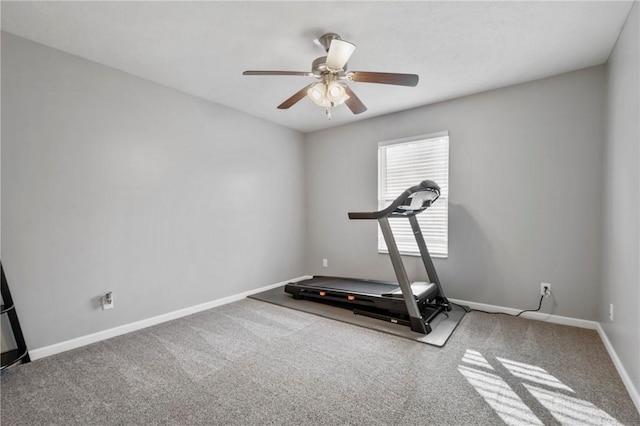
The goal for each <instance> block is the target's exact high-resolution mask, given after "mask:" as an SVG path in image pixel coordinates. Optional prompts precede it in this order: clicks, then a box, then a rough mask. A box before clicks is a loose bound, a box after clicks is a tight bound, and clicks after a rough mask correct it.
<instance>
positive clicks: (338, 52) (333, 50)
mask: <svg viewBox="0 0 640 426" xmlns="http://www.w3.org/2000/svg"><path fill="white" fill-rule="evenodd" d="M354 50H356V45H355V44H352V43H349V42H348V41H344V40H341V39H339V38H335V39H333V40H331V45H330V46H329V52H328V53H327V61H326V64H327V67H329V68H330V69H332V70H341V69H344V66H345V65H346V64H347V61H348V60H349V58H350V57H351V55H352V54H353V51H354Z"/></svg>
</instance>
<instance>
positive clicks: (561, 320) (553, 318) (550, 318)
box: [449, 298, 640, 413]
mask: <svg viewBox="0 0 640 426" xmlns="http://www.w3.org/2000/svg"><path fill="white" fill-rule="evenodd" d="M449 301H450V302H453V303H455V304H458V305H465V306H468V307H470V308H471V309H478V310H481V311H487V312H503V313H505V314H511V315H515V314H517V313H518V312H520V311H521V309H513V308H505V307H504V306H495V305H486V304H484V303H476V302H468V301H466V300H457V299H451V298H449ZM520 317H522V318H528V319H532V320H538V321H546V322H550V323H554V324H562V325H570V326H574V327H580V328H586V329H589V330H596V331H597V332H598V335H599V336H600V338H601V339H602V343H603V344H604V346H605V348H606V349H607V352H608V353H609V357H611V361H612V362H613V365H614V366H615V367H616V370H618V374H619V375H620V378H621V379H622V382H623V383H624V386H625V387H626V388H627V392H628V393H629V397H631V400H632V401H633V403H634V404H635V406H636V409H637V410H638V412H639V413H640V393H639V392H638V389H636V388H635V386H634V384H633V382H632V381H631V377H629V374H628V373H627V370H625V368H624V365H623V364H622V361H620V358H619V357H618V354H617V353H616V351H615V349H614V348H613V345H611V342H610V341H609V338H608V337H607V334H606V333H605V332H604V329H603V328H602V326H601V325H600V323H599V322H597V321H588V320H583V319H578V318H570V317H563V316H559V315H551V314H545V313H542V312H525V313H523V314H522V315H520Z"/></svg>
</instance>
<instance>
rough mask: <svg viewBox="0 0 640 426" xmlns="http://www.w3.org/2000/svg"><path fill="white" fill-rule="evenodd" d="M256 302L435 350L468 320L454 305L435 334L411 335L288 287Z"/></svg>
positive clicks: (435, 323) (440, 318) (434, 329)
mask: <svg viewBox="0 0 640 426" xmlns="http://www.w3.org/2000/svg"><path fill="white" fill-rule="evenodd" d="M249 297H250V298H252V299H255V300H260V301H263V302H268V303H273V304H275V305H279V306H283V307H286V308H291V309H296V310H299V311H304V312H308V313H310V314H315V315H320V316H323V317H326V318H331V319H334V320H337V321H342V322H346V323H349V324H353V325H357V326H360V327H366V328H370V329H372V330H377V331H380V332H383V333H389V334H393V335H395V336H399V337H404V338H406V339H411V340H415V341H416V342H420V343H426V344H428V345H433V346H444V345H445V343H447V340H448V339H449V337H451V335H452V334H453V332H454V331H455V329H456V327H457V326H458V323H459V322H460V320H461V319H462V318H463V317H464V314H465V311H464V309H463V308H461V307H459V306H457V305H453V309H452V310H451V312H447V314H446V315H444V314H440V315H438V316H437V317H436V318H435V319H434V320H433V321H432V322H431V328H432V331H431V333H429V334H427V335H424V334H420V333H416V332H414V331H411V329H410V328H409V327H406V326H403V325H398V324H393V323H391V322H387V321H382V320H377V319H374V318H369V317H366V316H362V315H355V314H354V313H353V312H352V311H350V310H348V309H343V308H338V307H335V306H331V305H326V304H324V303H318V302H313V301H310V300H294V299H293V297H292V296H291V295H290V294H287V293H285V291H284V286H283V287H277V288H274V289H271V290H267V291H264V292H262V293H257V294H254V295H251V296H249Z"/></svg>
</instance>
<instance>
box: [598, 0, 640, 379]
mask: <svg viewBox="0 0 640 426" xmlns="http://www.w3.org/2000/svg"><path fill="white" fill-rule="evenodd" d="M639 15H640V6H639V5H638V3H637V2H636V3H635V4H634V6H633V8H632V9H631V13H630V15H629V18H628V19H627V23H626V24H625V26H624V28H623V31H622V34H621V35H620V38H619V39H618V42H617V43H616V46H615V48H614V50H613V52H612V54H611V57H610V58H609V63H608V67H607V93H608V98H607V137H606V154H605V158H606V161H605V174H604V177H605V193H604V203H603V205H604V245H603V254H604V262H603V279H602V283H603V287H602V290H603V291H602V296H601V304H602V307H603V308H604V309H603V312H602V315H601V316H600V318H599V319H600V320H601V321H602V326H603V329H604V330H605V332H606V333H607V336H608V338H609V340H610V342H611V344H612V345H613V347H614V348H615V350H616V353H617V354H618V356H619V357H620V360H621V361H622V363H623V364H624V366H625V368H626V370H627V373H628V374H629V376H630V377H631V380H633V382H634V384H635V388H636V389H637V390H638V391H640V355H639V354H640V310H639V309H638V306H639V305H640V269H639V268H640V223H639V221H640V189H639V188H640V173H639V170H640V149H639V145H640V107H639V103H640V101H639V99H640V84H639V81H640V65H639V63H640V60H639V57H640V42H639V40H640V27H639V24H638V21H639V18H638V16H639ZM609 303H613V305H614V321H613V322H610V321H609V319H608V317H607V313H608V306H609Z"/></svg>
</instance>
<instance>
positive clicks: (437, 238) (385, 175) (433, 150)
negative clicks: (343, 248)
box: [378, 132, 449, 257]
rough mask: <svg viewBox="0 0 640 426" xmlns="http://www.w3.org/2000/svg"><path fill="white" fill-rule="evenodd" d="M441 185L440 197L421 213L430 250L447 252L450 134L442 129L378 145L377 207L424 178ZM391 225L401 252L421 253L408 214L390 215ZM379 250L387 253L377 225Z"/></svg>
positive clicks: (433, 253) (436, 253)
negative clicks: (438, 131)
mask: <svg viewBox="0 0 640 426" xmlns="http://www.w3.org/2000/svg"><path fill="white" fill-rule="evenodd" d="M427 179H428V180H432V181H434V182H435V183H437V184H438V185H439V186H440V198H438V199H437V200H436V201H435V202H434V203H433V205H432V206H431V207H430V208H428V209H427V210H425V211H424V212H422V213H420V214H418V215H417V216H416V217H417V218H418V223H419V224H420V228H421V229H422V234H423V235H424V238H425V241H426V243H427V247H428V248H429V253H430V254H431V256H433V257H447V256H448V222H449V221H448V215H449V202H448V199H449V134H448V132H442V133H437V134H431V135H424V136H418V137H414V138H410V139H404V140H400V141H392V142H382V143H380V144H379V146H378V208H379V209H380V210H382V209H383V208H385V207H387V206H388V205H389V204H391V202H392V201H393V200H395V199H396V198H397V197H398V196H399V195H400V194H401V193H402V192H403V191H404V190H405V189H407V188H409V187H411V186H414V185H417V184H419V183H420V182H422V181H423V180H427ZM389 222H390V224H391V229H392V230H393V235H394V237H395V239H396V243H397V244H398V249H399V250H400V253H402V254H408V255H418V256H419V255H420V251H419V249H418V246H417V244H416V240H415V238H414V237H413V232H412V231H411V225H410V224H409V220H408V219H406V218H390V219H389ZM378 251H379V252H381V253H387V246H386V244H385V242H384V237H383V236H382V232H381V231H380V229H378Z"/></svg>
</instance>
